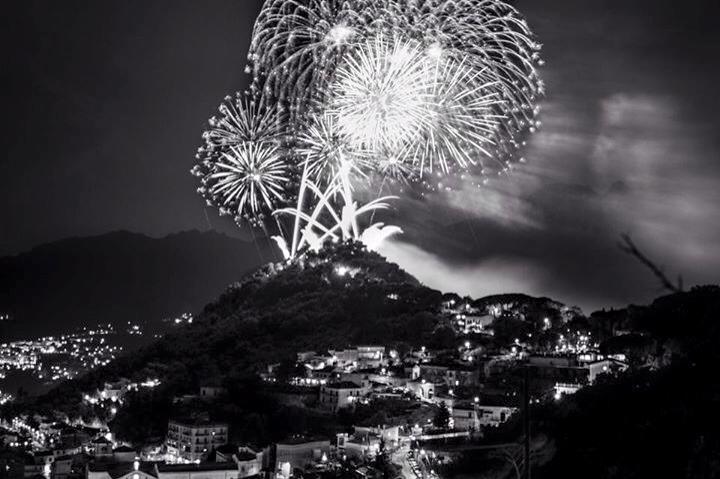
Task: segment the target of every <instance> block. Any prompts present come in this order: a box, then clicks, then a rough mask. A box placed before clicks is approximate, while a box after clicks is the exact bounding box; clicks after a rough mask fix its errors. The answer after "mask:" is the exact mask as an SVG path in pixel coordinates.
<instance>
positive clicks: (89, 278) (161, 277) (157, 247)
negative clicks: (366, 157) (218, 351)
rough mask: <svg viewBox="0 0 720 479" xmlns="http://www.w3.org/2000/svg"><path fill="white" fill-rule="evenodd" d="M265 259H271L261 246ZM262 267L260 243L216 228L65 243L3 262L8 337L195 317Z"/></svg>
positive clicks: (0, 286) (0, 274) (1, 289)
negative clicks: (229, 287) (230, 286)
mask: <svg viewBox="0 0 720 479" xmlns="http://www.w3.org/2000/svg"><path fill="white" fill-rule="evenodd" d="M259 248H260V251H261V252H264V253H265V255H264V256H263V257H264V258H267V257H272V256H271V255H272V252H271V251H270V249H269V245H268V246H260V247H259ZM261 263H262V261H261V259H260V258H259V255H258V247H256V245H254V244H252V243H249V242H245V241H242V240H239V239H235V238H231V237H229V236H226V235H224V234H222V233H217V232H214V231H206V232H200V231H197V230H190V231H184V232H180V233H173V234H170V235H167V236H164V237H162V238H152V237H149V236H146V235H143V234H141V233H133V232H129V231H125V230H121V231H115V232H110V233H105V234H102V235H97V236H91V237H72V238H65V239H62V240H59V241H56V242H52V243H47V244H44V245H39V246H36V247H34V248H32V249H30V250H29V251H26V252H23V253H19V254H17V255H13V256H5V257H2V258H0V311H2V312H3V313H5V314H9V315H10V316H11V318H12V319H13V321H8V322H7V324H6V325H4V329H5V330H4V331H3V333H4V334H3V335H4V336H5V337H13V336H14V337H22V336H25V337H27V336H32V335H45V334H55V333H58V332H67V331H68V329H72V328H74V327H77V326H82V325H89V326H92V325H95V324H99V323H108V322H109V323H113V324H120V323H125V322H126V321H133V322H138V321H160V320H161V319H162V318H164V317H168V316H173V315H177V314H182V313H185V312H189V313H195V312H196V311H198V310H199V309H201V308H202V307H203V306H204V305H205V304H206V303H207V302H209V301H210V300H212V299H213V298H214V297H215V296H216V295H217V291H218V290H221V289H223V288H224V287H225V286H226V285H228V284H230V283H232V282H233V281H236V280H237V279H239V278H240V277H242V276H243V275H244V274H245V273H247V272H249V271H252V270H254V269H255V268H257V267H258V266H259V265H260V264H261Z"/></svg>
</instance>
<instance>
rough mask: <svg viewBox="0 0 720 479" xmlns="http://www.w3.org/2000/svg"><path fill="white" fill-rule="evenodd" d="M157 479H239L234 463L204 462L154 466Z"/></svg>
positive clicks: (238, 472)
mask: <svg viewBox="0 0 720 479" xmlns="http://www.w3.org/2000/svg"><path fill="white" fill-rule="evenodd" d="M155 476H156V477H157V479H239V478H241V477H249V476H250V474H248V475H243V476H241V475H240V471H239V469H238V467H237V465H236V464H235V463H234V462H205V463H202V464H155Z"/></svg>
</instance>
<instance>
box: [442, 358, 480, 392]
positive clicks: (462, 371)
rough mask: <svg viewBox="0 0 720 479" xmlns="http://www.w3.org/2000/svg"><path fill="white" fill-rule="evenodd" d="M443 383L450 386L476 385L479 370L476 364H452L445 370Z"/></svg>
mask: <svg viewBox="0 0 720 479" xmlns="http://www.w3.org/2000/svg"><path fill="white" fill-rule="evenodd" d="M445 384H446V385H447V386H448V387H450V388H453V387H456V386H477V385H478V384H480V371H479V369H478V368H477V367H476V366H472V365H464V364H454V365H452V366H449V367H448V368H447V369H446V370H445Z"/></svg>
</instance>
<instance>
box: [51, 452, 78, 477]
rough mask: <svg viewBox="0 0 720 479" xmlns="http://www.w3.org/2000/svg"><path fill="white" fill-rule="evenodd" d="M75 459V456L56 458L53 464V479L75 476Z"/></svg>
mask: <svg viewBox="0 0 720 479" xmlns="http://www.w3.org/2000/svg"><path fill="white" fill-rule="evenodd" d="M73 457H74V456H59V457H56V458H55V461H54V462H53V464H52V477H53V479H65V478H67V477H69V476H71V475H73V462H74V460H73Z"/></svg>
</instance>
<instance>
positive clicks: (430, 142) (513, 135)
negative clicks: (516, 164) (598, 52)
mask: <svg viewBox="0 0 720 479" xmlns="http://www.w3.org/2000/svg"><path fill="white" fill-rule="evenodd" d="M539 50H540V44H539V43H538V42H537V41H536V40H535V38H534V36H533V35H532V33H531V31H530V29H529V28H528V25H527V23H526V21H525V20H524V19H523V18H522V16H521V15H520V14H519V12H518V11H517V10H515V9H514V8H513V7H511V6H509V5H508V4H507V3H505V2H504V1H503V0H265V3H264V5H263V7H262V10H261V12H260V14H259V16H258V19H257V21H256V24H255V28H254V30H253V37H252V41H251V46H250V51H249V54H248V67H247V72H248V73H251V74H252V79H251V86H250V91H249V93H248V94H247V95H237V96H236V97H234V98H230V97H229V98H226V100H225V102H224V103H223V104H222V105H221V107H220V110H219V113H220V114H219V116H217V117H213V118H212V119H211V120H210V128H209V129H208V131H207V132H206V133H205V135H204V140H205V142H204V145H203V147H201V148H200V150H199V152H198V156H197V159H198V165H197V166H196V167H195V168H194V170H193V172H194V173H195V174H196V175H197V176H199V177H201V181H202V186H201V187H200V189H199V191H200V193H201V194H203V196H205V198H206V199H207V201H208V202H209V203H210V204H212V205H215V206H218V207H220V208H221V212H224V213H232V214H233V215H235V217H236V219H238V220H241V219H245V220H249V221H250V222H251V223H253V224H263V223H264V219H265V218H266V217H267V216H268V215H269V214H271V213H277V212H278V211H279V210H280V209H282V210H283V211H284V212H286V213H287V212H288V211H290V210H292V209H293V207H289V206H288V200H297V206H296V207H295V209H294V210H293V211H295V213H294V216H295V218H296V221H295V224H294V227H293V231H294V233H293V244H292V248H291V251H292V252H293V254H294V252H295V251H296V249H297V248H296V247H297V243H295V239H296V238H297V237H298V231H299V229H298V228H299V226H298V225H299V221H300V220H299V219H300V218H303V221H308V225H313V226H312V227H310V226H309V227H310V228H311V229H312V228H320V226H319V225H320V223H319V221H321V220H322V218H321V216H322V214H323V213H319V212H320V211H321V210H323V208H324V211H330V213H328V214H329V215H330V216H331V217H332V219H333V220H334V221H338V217H339V216H338V215H339V213H337V212H335V210H334V209H332V208H331V206H332V207H336V206H337V207H339V208H338V209H337V211H342V215H343V217H345V218H349V217H351V216H353V215H355V214H356V212H358V211H361V210H362V207H359V206H357V205H356V202H355V201H354V200H353V198H352V183H353V182H354V181H355V180H356V179H358V178H362V179H363V180H369V181H371V180H373V179H375V178H378V177H380V178H382V179H383V180H384V179H391V180H393V181H395V180H400V181H403V182H405V181H410V180H412V181H415V180H418V181H422V182H423V184H425V185H427V186H430V187H431V188H433V189H435V188H434V186H433V185H432V182H433V181H435V179H434V178H436V177H437V176H441V177H443V179H442V180H438V182H442V183H443V184H445V185H446V184H447V183H446V182H445V180H444V178H445V177H447V176H453V177H456V178H458V179H463V178H466V177H473V176H474V174H476V173H479V174H483V173H484V172H486V171H492V170H495V171H500V172H502V171H505V169H506V168H507V167H508V165H510V163H511V161H513V159H514V157H515V155H516V153H517V150H518V149H519V148H520V147H521V146H522V145H523V144H524V142H525V136H526V134H528V133H532V132H533V131H534V130H535V129H536V128H537V126H539V122H538V121H537V120H536V115H537V114H538V111H539V108H538V107H537V105H536V103H537V101H538V99H539V97H541V96H542V95H543V93H544V91H543V90H544V86H543V83H542V81H541V79H540V78H539V76H538V73H537V70H536V68H537V66H538V65H541V64H542V60H541V59H540V55H539ZM486 163H489V164H490V168H487V167H486ZM431 173H432V178H433V179H432V180H431V179H430V176H429V175H430V174H431ZM466 173H470V174H469V175H467V174H466ZM296 179H299V182H298V181H295V180H296ZM438 186H439V185H438ZM308 188H309V190H311V191H312V193H313V194H315V195H316V196H318V200H317V201H318V203H317V204H316V205H315V206H313V205H305V204H304V198H306V195H305V194H304V193H303V192H305V191H306V190H307V189H308ZM443 188H445V187H443ZM324 191H327V192H332V195H333V196H332V197H325V195H324V194H322V192H324ZM338 192H341V193H342V194H341V195H339V196H337V195H338V194H339V193H338ZM338 197H339V198H340V199H338ZM376 201H377V200H376ZM333 202H339V203H340V204H333V205H331V203H333ZM371 203H373V202H371ZM306 206H307V207H311V208H314V210H313V211H315V213H313V214H312V215H310V216H307V215H305V214H304V213H303V212H302V211H301V210H302V208H304V207H306ZM319 206H322V207H319ZM318 215H319V216H318ZM353 221H355V222H356V219H354V220H353ZM343 222H345V220H343ZM278 226H279V225H278ZM336 227H337V225H336ZM281 229H282V228H281ZM320 229H322V228H320ZM353 229H354V231H355V233H356V234H357V227H356V225H355V226H354V227H353ZM306 233H307V235H310V234H311V233H312V232H311V231H309V230H308V231H307V232H306ZM281 235H282V231H281Z"/></svg>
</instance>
